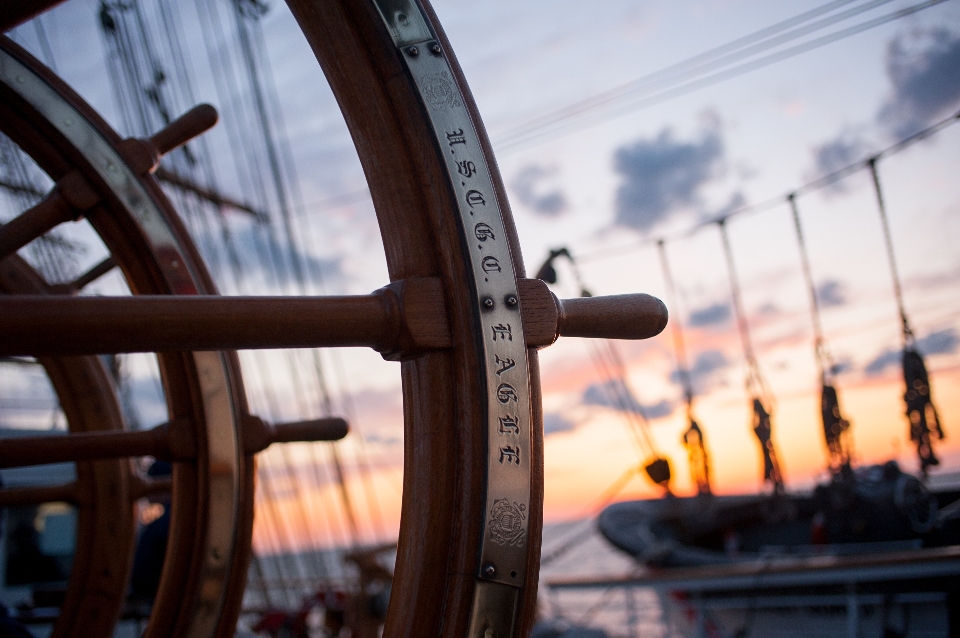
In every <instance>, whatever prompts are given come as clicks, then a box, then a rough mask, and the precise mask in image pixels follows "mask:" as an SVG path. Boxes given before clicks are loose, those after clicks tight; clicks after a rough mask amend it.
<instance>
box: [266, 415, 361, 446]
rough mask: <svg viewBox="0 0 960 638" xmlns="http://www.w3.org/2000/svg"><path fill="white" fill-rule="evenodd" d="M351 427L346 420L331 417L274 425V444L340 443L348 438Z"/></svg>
mask: <svg viewBox="0 0 960 638" xmlns="http://www.w3.org/2000/svg"><path fill="white" fill-rule="evenodd" d="M349 431H350V426H348V425H347V422H346V421H345V420H344V419H341V418H339V417H330V418H326V419H312V420H310V421H294V422H293V423H274V424H273V442H274V443H296V442H299V441H339V440H340V439H342V438H343V437H345V436H347V432H349Z"/></svg>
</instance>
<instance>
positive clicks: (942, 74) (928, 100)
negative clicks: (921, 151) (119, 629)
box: [877, 27, 960, 137]
mask: <svg viewBox="0 0 960 638" xmlns="http://www.w3.org/2000/svg"><path fill="white" fill-rule="evenodd" d="M887 76H888V77H889V78H890V83H891V84H892V89H893V91H892V95H891V96H890V99H889V100H888V101H887V102H886V104H884V105H883V107H882V108H881V109H880V112H879V114H878V116H877V117H878V120H879V121H880V123H881V124H883V125H884V126H885V127H886V128H887V129H889V130H890V131H891V132H892V133H893V134H894V135H896V136H897V137H906V136H907V135H911V134H913V133H916V132H917V131H919V130H920V129H922V128H923V127H925V126H927V125H929V124H931V123H932V122H934V121H935V120H936V119H938V118H940V117H943V116H945V115H947V114H949V113H950V112H951V111H953V110H955V109H956V108H957V106H958V105H960V35H958V34H955V33H951V32H950V31H948V30H947V29H945V28H942V27H938V28H932V29H924V30H916V31H914V32H912V33H911V34H909V35H907V36H900V37H897V38H895V39H894V40H893V41H891V42H890V44H889V45H888V47H887Z"/></svg>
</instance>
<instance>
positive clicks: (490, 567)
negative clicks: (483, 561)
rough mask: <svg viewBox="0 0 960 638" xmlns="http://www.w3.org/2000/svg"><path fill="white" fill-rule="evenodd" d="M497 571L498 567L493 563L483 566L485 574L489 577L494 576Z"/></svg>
mask: <svg viewBox="0 0 960 638" xmlns="http://www.w3.org/2000/svg"><path fill="white" fill-rule="evenodd" d="M496 573H497V568H496V567H494V566H493V565H487V566H486V567H484V568H483V575H484V576H486V577H487V578H493V577H494V576H495V575H496Z"/></svg>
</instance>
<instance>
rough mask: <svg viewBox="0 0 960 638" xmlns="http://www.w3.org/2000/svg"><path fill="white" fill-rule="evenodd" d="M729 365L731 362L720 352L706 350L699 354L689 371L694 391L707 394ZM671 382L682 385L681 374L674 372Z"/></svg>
mask: <svg viewBox="0 0 960 638" xmlns="http://www.w3.org/2000/svg"><path fill="white" fill-rule="evenodd" d="M729 365H730V361H729V360H728V359H727V357H726V356H724V354H723V353H722V352H721V351H719V350H705V351H703V352H701V353H700V354H698V355H697V358H696V360H695V361H694V362H693V366H691V368H690V371H689V373H690V382H691V383H693V387H694V390H695V391H696V392H697V393H702V392H705V391H706V390H707V388H709V387H710V385H711V383H712V381H713V380H714V378H715V375H716V373H717V372H720V371H721V370H724V369H725V368H727V367H728V366H729ZM670 380H671V381H673V382H674V383H680V382H681V379H680V374H679V373H678V372H674V373H673V374H671V375H670Z"/></svg>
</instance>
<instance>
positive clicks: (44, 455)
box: [0, 420, 196, 467]
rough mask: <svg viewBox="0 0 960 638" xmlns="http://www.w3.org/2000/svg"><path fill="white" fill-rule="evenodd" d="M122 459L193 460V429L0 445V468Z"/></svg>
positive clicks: (180, 423) (184, 425)
mask: <svg viewBox="0 0 960 638" xmlns="http://www.w3.org/2000/svg"><path fill="white" fill-rule="evenodd" d="M126 456H153V457H156V458H160V459H168V460H178V461H183V460H190V459H193V458H195V457H196V443H195V441H194V439H193V427H192V426H191V424H190V423H188V422H186V421H185V420H176V421H172V422H170V423H164V424H163V425H158V426H157V427H155V428H152V429H150V430H140V431H130V430H123V431H113V432H71V433H67V434H52V435H51V434H48V435H43V436H26V437H22V438H16V439H7V440H5V441H4V442H3V445H2V446H0V467H25V466H28V465H41V464H44V463H64V462H68V461H92V460H94V459H111V458H122V457H126Z"/></svg>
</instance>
